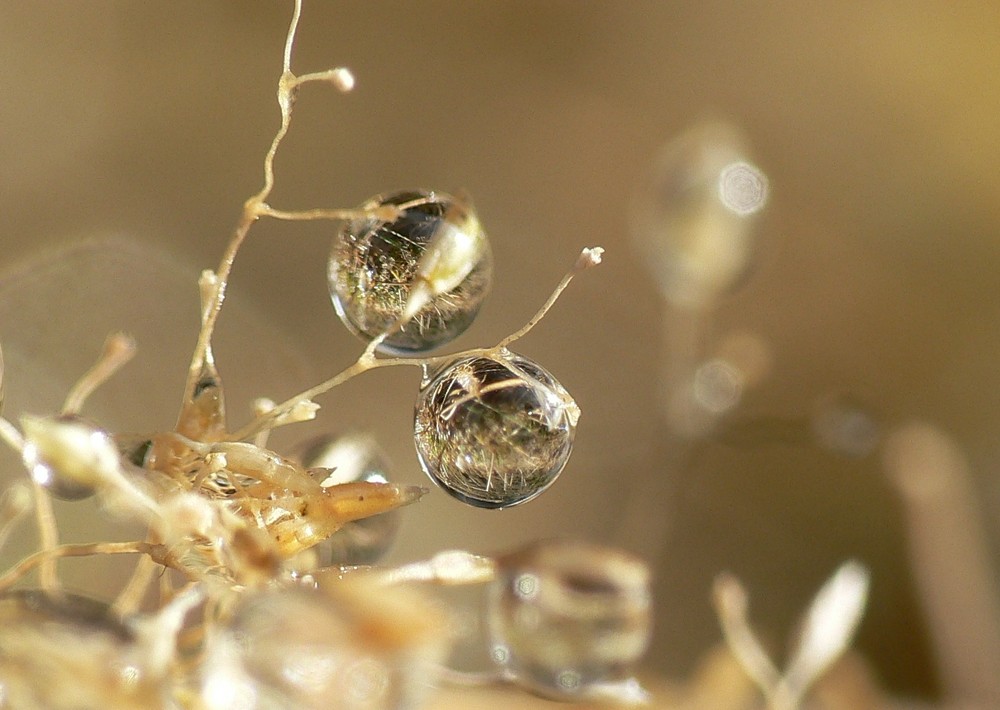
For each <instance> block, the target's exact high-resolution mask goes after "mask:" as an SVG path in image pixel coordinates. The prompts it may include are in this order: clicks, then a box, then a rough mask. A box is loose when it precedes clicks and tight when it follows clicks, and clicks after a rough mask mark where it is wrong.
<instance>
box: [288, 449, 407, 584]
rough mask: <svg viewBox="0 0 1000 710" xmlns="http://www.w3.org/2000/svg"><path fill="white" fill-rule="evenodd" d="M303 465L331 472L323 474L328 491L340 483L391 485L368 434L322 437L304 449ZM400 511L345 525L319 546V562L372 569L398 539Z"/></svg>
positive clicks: (323, 482) (379, 452) (384, 462)
mask: <svg viewBox="0 0 1000 710" xmlns="http://www.w3.org/2000/svg"><path fill="white" fill-rule="evenodd" d="M303 449H304V451H303V453H302V455H301V457H300V458H301V461H302V465H303V466H306V467H307V468H322V469H330V470H329V471H324V472H322V473H321V475H322V477H323V479H322V480H321V481H320V484H321V485H322V486H323V487H324V488H325V487H328V486H333V485H337V484H340V483H358V482H365V483H388V481H389V476H388V473H387V471H388V468H389V467H388V465H387V463H386V461H385V457H384V455H383V454H382V452H381V450H380V449H379V448H378V446H377V445H376V443H375V440H374V439H373V438H372V437H370V436H366V435H364V434H359V433H350V434H345V435H344V436H340V437H334V436H328V435H327V436H322V437H319V438H317V439H314V440H313V441H311V442H309V443H308V444H307V445H306V446H304V447H303ZM399 523H400V517H399V510H390V511H388V512H386V513H380V514H379V515H373V516H371V517H369V518H362V519H361V520H355V521H352V522H349V523H347V524H345V525H344V526H343V527H341V528H340V530H338V531H337V532H336V533H334V534H333V536H332V537H330V538H328V539H327V540H324V541H323V542H321V543H319V544H318V545H316V551H317V553H318V555H319V562H320V564H321V565H323V566H327V565H370V564H374V563H376V562H378V561H379V560H380V559H381V558H382V556H383V555H385V553H386V552H388V550H389V548H390V547H391V546H392V543H393V541H394V540H395V539H396V533H397V532H398V531H399Z"/></svg>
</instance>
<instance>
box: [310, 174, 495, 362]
mask: <svg viewBox="0 0 1000 710" xmlns="http://www.w3.org/2000/svg"><path fill="white" fill-rule="evenodd" d="M387 205H392V206H396V207H399V208H400V210H401V211H400V214H399V215H398V216H397V217H396V219H394V220H392V221H387V220H384V219H379V218H377V217H375V216H372V217H367V218H364V219H356V220H351V221H348V222H347V223H346V224H344V226H343V228H342V229H341V230H340V232H339V234H338V235H337V238H336V239H335V240H334V242H333V248H332V250H331V253H330V261H329V266H328V270H327V276H328V279H329V283H330V295H331V297H332V299H333V305H334V308H336V310H337V314H338V315H339V316H340V318H341V320H343V321H344V323H345V324H346V325H347V327H348V328H349V329H350V330H351V331H352V332H354V333H355V334H357V335H359V336H360V337H362V338H364V339H366V340H372V339H374V338H376V337H378V336H379V335H381V334H382V333H384V332H386V331H387V330H389V329H390V328H391V327H392V326H393V325H394V324H395V323H396V322H397V321H398V320H399V319H400V317H401V316H402V315H403V313H404V310H405V309H406V307H407V304H408V301H409V299H410V297H411V295H412V294H413V293H414V289H415V288H417V287H418V286H419V287H420V288H425V287H429V290H428V292H427V299H428V300H427V301H426V303H424V304H423V305H422V306H421V307H420V308H419V309H418V310H417V311H416V313H415V315H414V316H413V317H412V318H411V319H410V320H409V321H407V322H406V324H405V325H404V326H403V327H402V328H401V329H400V330H399V331H398V332H395V333H393V334H392V335H390V336H389V337H387V338H386V339H385V341H383V342H382V344H381V345H380V346H379V347H380V349H382V350H385V351H387V352H392V353H398V354H409V353H421V352H426V351H428V350H432V349H434V348H436V347H438V346H440V345H444V344H446V343H448V342H450V341H452V340H454V339H455V338H456V337H458V336H459V335H460V334H461V333H462V332H464V331H465V329H466V328H468V327H469V325H470V324H471V323H472V321H473V319H474V318H475V317H476V314H477V313H478V312H479V307H480V306H481V305H482V303H483V300H484V299H485V298H486V294H487V292H488V291H489V287H490V283H491V280H492V275H493V259H492V256H491V252H490V248H489V244H488V242H487V239H486V235H485V233H484V232H483V231H482V228H481V227H480V225H479V220H478V219H477V218H476V216H475V213H474V212H473V209H472V207H471V205H469V204H467V203H465V202H464V201H461V200H458V199H457V198H455V197H452V196H450V195H446V194H444V193H442V192H428V191H422V190H413V191H408V192H398V193H395V194H391V195H379V196H376V197H373V198H371V199H370V200H368V201H367V202H366V203H365V204H363V205H362V206H361V209H363V210H375V209H377V208H379V207H384V206H387Z"/></svg>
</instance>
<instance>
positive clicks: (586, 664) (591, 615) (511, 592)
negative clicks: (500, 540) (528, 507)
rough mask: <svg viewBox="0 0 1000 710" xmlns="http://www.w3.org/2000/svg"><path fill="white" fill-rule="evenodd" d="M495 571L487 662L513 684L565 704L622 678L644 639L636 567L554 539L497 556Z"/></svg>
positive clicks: (647, 616)
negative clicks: (489, 647) (510, 679)
mask: <svg viewBox="0 0 1000 710" xmlns="http://www.w3.org/2000/svg"><path fill="white" fill-rule="evenodd" d="M498 567H499V570H500V571H499V574H498V576H497V579H496V581H495V582H494V583H493V584H492V586H491V588H490V593H489V597H488V599H489V601H488V604H489V606H488V610H487V614H488V622H489V628H490V635H491V647H492V648H493V649H494V653H493V654H492V658H493V660H494V662H495V663H497V665H499V666H500V667H501V668H502V669H503V670H504V672H505V673H506V674H508V675H509V676H510V677H512V678H513V679H514V680H515V682H517V683H518V684H519V685H523V686H525V687H527V688H529V689H531V690H533V691H534V692H537V693H540V694H542V695H546V696H548V697H554V698H557V699H562V700H571V699H581V698H583V697H586V696H587V695H588V694H589V693H591V692H592V691H594V690H595V688H596V687H597V686H598V685H601V686H606V685H607V684H611V683H619V682H622V681H624V680H625V679H626V678H627V677H628V675H629V673H630V669H631V667H632V666H633V665H634V664H635V663H636V662H637V661H638V660H639V659H640V658H641V656H642V654H643V653H644V652H645V650H646V647H647V645H648V644H649V639H650V629H651V625H650V624H651V614H652V611H651V607H652V602H651V596H650V590H649V571H648V569H647V567H646V565H645V564H644V563H643V562H642V561H640V560H639V559H637V558H634V557H632V556H630V555H627V554H625V553H624V552H620V551H618V550H615V549H611V548H606V547H600V546H596V545H590V544H586V543H582V542H574V541H560V540H557V541H549V542H545V543H538V544H535V545H532V546H530V547H528V548H526V549H523V550H520V551H518V552H515V553H513V554H510V555H507V556H505V557H502V558H500V559H499V560H498ZM501 649H502V652H497V651H498V650H501Z"/></svg>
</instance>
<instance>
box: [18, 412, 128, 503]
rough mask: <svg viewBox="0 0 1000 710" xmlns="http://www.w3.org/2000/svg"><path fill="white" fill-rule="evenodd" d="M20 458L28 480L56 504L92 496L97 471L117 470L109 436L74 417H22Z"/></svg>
mask: <svg viewBox="0 0 1000 710" xmlns="http://www.w3.org/2000/svg"><path fill="white" fill-rule="evenodd" d="M21 424H22V426H23V427H24V432H25V444H24V449H23V450H22V452H21V457H22V459H23V461H24V465H25V467H26V468H27V469H28V472H29V474H30V475H31V478H32V479H33V480H34V481H35V482H36V483H38V484H39V485H40V486H41V487H42V488H44V489H45V490H47V491H48V492H49V493H50V494H51V495H53V496H54V497H56V498H59V499H60V500H67V501H77V500H83V499H85V498H89V497H90V496H92V495H94V486H93V483H94V482H95V481H96V480H97V479H98V478H99V477H100V475H99V474H100V471H101V470H107V469H108V468H112V469H116V468H117V451H118V450H117V447H116V445H115V444H114V442H113V440H112V439H111V437H110V435H109V434H108V433H107V432H106V431H104V430H103V429H100V428H98V427H96V426H94V425H92V424H90V423H88V422H87V421H85V420H84V419H83V418H81V417H79V416H77V415H59V416H56V417H29V416H23V417H22V418H21Z"/></svg>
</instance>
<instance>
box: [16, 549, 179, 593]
mask: <svg viewBox="0 0 1000 710" xmlns="http://www.w3.org/2000/svg"><path fill="white" fill-rule="evenodd" d="M162 552H163V550H162V547H161V546H160V545H151V544H150V543H147V542H92V543H85V544H80V545H59V546H58V547H53V548H50V549H41V550H39V551H38V552H35V553H34V554H32V555H29V556H28V557H25V558H24V559H23V560H21V561H20V562H18V563H17V564H16V565H14V566H13V567H11V568H10V569H9V570H7V572H5V573H4V574H3V575H2V576H0V592H4V591H6V590H7V589H9V588H10V587H11V586H12V585H14V584H15V583H17V582H18V581H19V580H20V579H21V578H23V577H24V575H26V574H28V572H31V571H32V570H33V569H35V568H36V567H40V566H42V565H44V564H45V563H46V562H55V561H56V560H57V559H60V558H62V557H89V556H91V555H128V554H145V555H156V554H160V553H162Z"/></svg>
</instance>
